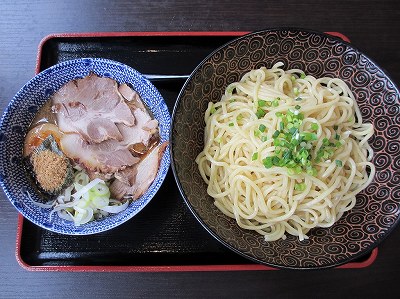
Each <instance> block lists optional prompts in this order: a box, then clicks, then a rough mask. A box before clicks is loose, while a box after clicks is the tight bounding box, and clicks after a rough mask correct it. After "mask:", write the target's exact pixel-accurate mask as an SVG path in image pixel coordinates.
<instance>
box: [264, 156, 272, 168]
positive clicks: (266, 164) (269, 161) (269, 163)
mask: <svg viewBox="0 0 400 299" xmlns="http://www.w3.org/2000/svg"><path fill="white" fill-rule="evenodd" d="M262 162H263V165H264V167H265V168H271V167H272V166H273V163H272V157H266V158H265V159H263V160H262Z"/></svg>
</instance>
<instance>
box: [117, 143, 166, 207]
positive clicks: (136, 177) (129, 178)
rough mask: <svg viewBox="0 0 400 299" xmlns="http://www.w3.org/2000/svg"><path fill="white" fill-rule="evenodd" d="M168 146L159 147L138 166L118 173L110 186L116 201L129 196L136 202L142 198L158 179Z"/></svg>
mask: <svg viewBox="0 0 400 299" xmlns="http://www.w3.org/2000/svg"><path fill="white" fill-rule="evenodd" d="M167 145H168V142H164V143H162V144H159V145H157V146H156V147H155V148H153V149H152V150H151V152H150V153H148V154H147V156H146V157H145V158H144V159H143V160H141V161H140V162H139V163H138V164H135V165H133V166H131V167H127V168H125V169H124V170H122V171H120V172H118V173H116V174H115V180H114V181H113V183H112V184H111V185H110V192H111V195H112V196H113V197H114V198H116V199H121V198H122V197H124V196H129V197H132V199H134V200H135V199H138V198H139V197H140V196H142V195H143V193H144V192H146V190H147V189H148V188H149V187H150V185H151V184H152V183H153V181H154V179H155V178H156V175H157V172H158V168H159V166H160V161H161V157H162V155H163V153H164V151H165V148H166V147H167Z"/></svg>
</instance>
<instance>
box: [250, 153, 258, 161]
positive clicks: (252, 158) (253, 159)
mask: <svg viewBox="0 0 400 299" xmlns="http://www.w3.org/2000/svg"><path fill="white" fill-rule="evenodd" d="M257 159H258V153H257V152H255V153H254V154H253V156H251V160H252V161H255V160H257Z"/></svg>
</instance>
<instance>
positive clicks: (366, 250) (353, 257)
mask: <svg viewBox="0 0 400 299" xmlns="http://www.w3.org/2000/svg"><path fill="white" fill-rule="evenodd" d="M278 31H297V32H305V33H311V34H314V35H319V36H321V37H324V38H330V39H333V40H336V42H337V43H339V44H344V45H346V46H347V47H349V48H351V49H352V50H354V51H355V52H356V53H357V54H359V55H361V56H363V57H364V58H365V59H367V60H368V61H369V62H370V63H372V64H373V65H374V66H375V67H377V69H379V70H380V71H382V73H383V74H384V76H385V77H386V78H387V79H388V80H389V81H390V82H391V84H392V85H393V88H394V89H395V90H396V91H397V94H400V91H399V88H398V86H397V85H396V83H395V82H394V80H393V79H392V78H391V77H390V75H389V74H388V72H387V71H386V70H385V69H384V68H382V67H381V66H380V65H379V64H377V63H376V62H375V61H374V60H373V59H371V58H370V57H369V56H368V55H365V54H364V52H362V51H361V50H360V49H359V48H357V47H356V46H354V45H353V44H351V43H350V42H347V41H345V40H343V39H342V38H340V37H337V36H333V35H330V34H329V33H325V32H319V31H316V30H313V29H305V28H301V27H273V28H268V29H261V30H257V31H253V32H250V33H247V34H245V35H243V36H239V37H236V38H233V39H232V40H230V41H228V42H226V43H224V44H223V45H222V46H220V47H218V48H217V49H215V50H214V51H212V52H211V53H210V54H209V55H207V57H205V58H204V59H203V60H202V61H201V62H200V63H199V64H198V65H197V66H196V68H195V69H194V70H193V71H192V72H191V74H190V76H189V77H188V79H187V80H186V81H185V84H184V85H183V86H182V88H181V90H180V92H179V95H178V97H177V100H176V102H175V105H174V108H173V112H172V118H171V131H170V144H171V147H170V156H171V168H172V173H173V175H174V178H175V181H176V184H177V186H178V189H179V192H180V194H181V196H182V198H183V200H184V202H185V204H186V206H187V207H188V208H189V210H190V211H191V213H192V214H193V216H194V217H195V218H196V219H197V221H198V222H199V223H200V224H201V225H202V226H203V228H205V229H206V231H207V232H208V233H209V234H210V235H211V236H212V237H213V238H214V239H216V240H217V241H218V242H220V243H221V244H222V245H224V246H225V247H227V248H229V249H230V250H232V251H233V252H235V253H237V254H239V255H241V256H242V257H244V258H247V259H249V260H251V261H254V262H257V263H259V264H264V265H267V266H271V267H275V268H278V269H293V270H312V269H314V270H315V269H329V268H334V267H337V266H341V265H343V264H346V263H349V262H351V261H354V260H356V259H357V258H360V257H362V256H364V255H366V254H368V253H369V252H371V251H372V250H373V249H375V248H376V247H377V246H378V245H379V244H381V243H382V242H383V241H384V240H386V238H387V237H388V236H389V235H390V234H391V233H392V231H393V230H394V229H395V228H396V227H397V226H398V225H399V223H400V216H399V217H397V219H396V221H395V222H394V223H393V224H392V225H391V226H390V228H389V229H388V230H386V231H385V234H384V235H383V236H380V237H379V238H378V239H377V240H376V241H375V242H373V243H372V244H371V245H370V246H369V247H367V248H362V249H360V251H358V252H357V253H356V254H354V255H351V256H350V257H347V258H345V259H341V260H339V261H335V262H334V263H330V264H328V265H316V266H312V267H299V266H286V265H279V264H274V263H270V262H266V261H263V260H261V259H258V258H256V257H254V256H251V255H248V254H246V253H244V252H242V251H240V250H239V249H237V248H235V247H233V246H232V245H230V244H228V243H227V242H226V241H225V240H223V239H222V238H221V237H220V236H219V235H218V234H217V233H215V232H214V231H213V230H212V229H211V228H210V227H208V225H207V224H206V223H205V222H204V220H203V219H202V218H201V217H200V215H199V214H198V213H197V211H196V210H195V208H194V207H193V206H192V205H191V203H190V201H189V199H188V197H187V195H186V193H185V190H184V188H183V186H182V184H181V182H180V179H179V175H178V171H177V169H176V166H175V159H176V157H175V155H174V143H173V141H174V136H173V135H174V134H173V132H174V127H175V121H176V113H177V110H178V109H179V106H180V104H181V101H182V97H183V94H184V93H185V90H186V88H187V86H188V84H189V83H190V81H191V80H192V79H193V77H194V75H195V74H196V73H197V71H198V70H199V69H200V68H201V67H202V66H203V65H204V63H205V62H207V61H208V60H209V59H210V58H211V57H212V56H213V55H215V53H217V52H218V51H220V50H222V49H224V48H226V47H227V46H229V45H230V44H232V43H236V42H239V41H240V40H243V39H247V38H251V37H252V36H254V35H258V34H267V33H271V32H278ZM210 198H211V197H210Z"/></svg>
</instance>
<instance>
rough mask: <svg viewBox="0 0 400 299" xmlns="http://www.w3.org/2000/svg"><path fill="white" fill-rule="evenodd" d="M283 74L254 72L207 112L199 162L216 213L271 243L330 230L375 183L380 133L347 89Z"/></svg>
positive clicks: (336, 82) (335, 81)
mask: <svg viewBox="0 0 400 299" xmlns="http://www.w3.org/2000/svg"><path fill="white" fill-rule="evenodd" d="M282 66H283V64H282V63H277V64H275V65H274V66H273V67H272V68H271V69H267V68H265V67H262V68H260V69H256V70H251V71H250V72H248V73H246V74H245V75H244V76H243V77H242V78H241V79H240V81H239V82H235V83H232V84H230V85H229V86H228V87H227V88H226V90H225V94H224V95H223V96H222V98H221V100H220V101H219V102H216V103H211V102H210V103H209V104H208V108H207V110H206V111H205V115H204V120H205V123H206V126H205V134H204V138H205V140H204V149H203V151H202V152H201V153H200V154H199V155H198V156H197V158H196V163H197V164H198V168H199V172H200V174H201V176H202V178H203V180H204V181H205V182H206V184H207V192H208V194H209V195H210V196H211V197H213V199H214V204H215V205H216V207H217V208H218V209H219V210H220V211H221V212H222V213H224V214H225V215H227V216H229V217H231V218H233V219H235V220H236V222H237V224H238V225H239V226H240V227H242V228H244V229H248V230H254V231H256V232H258V233H259V234H261V235H263V236H264V238H265V240H266V241H275V240H278V239H281V238H283V239H285V238H286V235H287V234H290V235H294V236H298V238H299V240H304V239H307V238H308V237H307V233H308V232H309V231H310V229H312V228H315V227H330V226H332V225H333V224H334V223H335V222H336V221H337V220H338V219H340V217H341V216H342V215H343V213H345V212H346V211H348V210H350V209H352V208H353V207H354V205H355V203H356V195H357V194H358V193H359V192H360V191H362V190H363V189H364V188H366V187H367V186H368V184H369V183H370V182H371V181H372V179H373V177H374V174H375V167H374V165H373V164H372V163H371V160H372V156H373V152H372V149H371V147H370V146H369V144H368V139H369V138H370V137H371V136H372V135H373V126H372V124H368V123H363V121H362V116H361V113H360V110H359V108H358V106H357V103H356V100H355V98H354V96H353V94H352V92H351V90H350V88H349V87H348V86H347V85H346V83H345V82H344V81H342V80H341V79H339V78H328V77H324V78H315V77H313V76H311V75H307V74H305V73H304V72H303V71H302V70H299V69H290V70H286V71H285V70H283V69H282Z"/></svg>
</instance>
